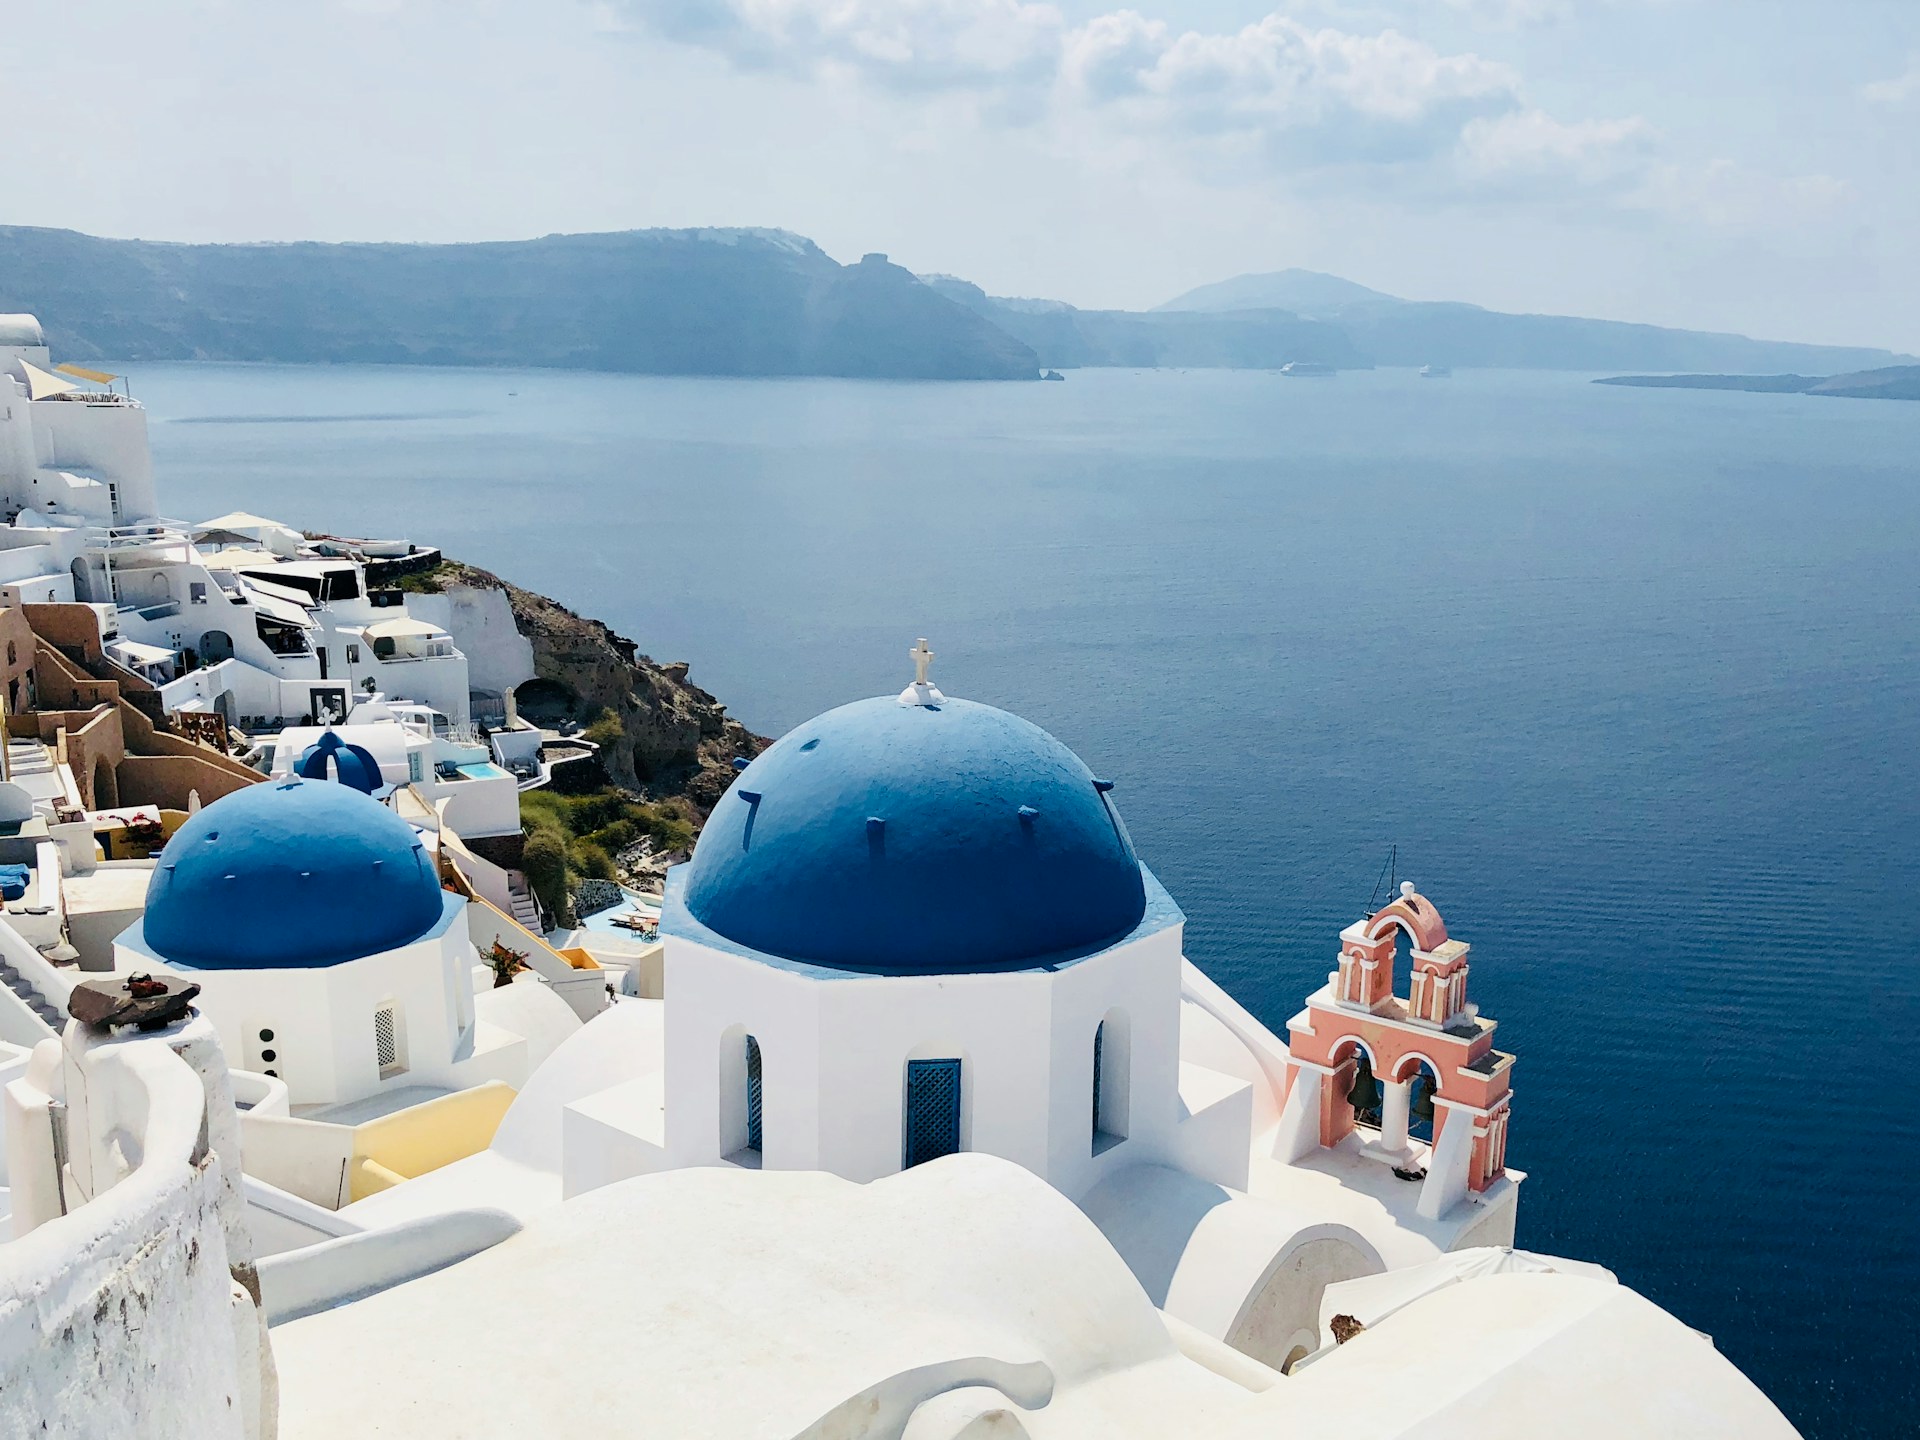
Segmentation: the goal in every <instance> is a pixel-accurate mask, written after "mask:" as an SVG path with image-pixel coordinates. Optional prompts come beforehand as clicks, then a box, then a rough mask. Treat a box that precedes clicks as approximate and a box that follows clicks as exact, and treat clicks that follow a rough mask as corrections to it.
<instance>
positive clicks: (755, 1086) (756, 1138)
mask: <svg viewBox="0 0 1920 1440" xmlns="http://www.w3.org/2000/svg"><path fill="white" fill-rule="evenodd" d="M759 1148H760V1042H759V1041H758V1040H756V1039H754V1038H753V1036H751V1035H749V1036H747V1149H749V1150H758V1149H759Z"/></svg>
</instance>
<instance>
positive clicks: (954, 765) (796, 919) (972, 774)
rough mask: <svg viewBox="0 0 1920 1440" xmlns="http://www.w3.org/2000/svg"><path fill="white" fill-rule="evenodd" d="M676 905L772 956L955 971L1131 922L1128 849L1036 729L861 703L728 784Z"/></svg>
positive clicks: (949, 703) (1085, 775)
mask: <svg viewBox="0 0 1920 1440" xmlns="http://www.w3.org/2000/svg"><path fill="white" fill-rule="evenodd" d="M685 896H686V905H687V909H688V910H689V911H690V912H692V914H693V916H694V918H695V919H697V920H699V921H700V922H701V923H702V924H704V925H706V926H707V927H708V928H709V929H711V930H715V931H717V932H719V933H720V934H721V935H723V936H725V937H726V938H727V939H729V940H732V941H734V942H736V943H738V944H741V945H745V946H748V947H750V948H752V949H755V950H759V951H763V952H765V953H767V954H770V955H778V956H781V957H783V958H787V959H795V960H808V961H813V962H815V963H817V964H821V965H829V966H835V967H840V968H845V969H855V970H878V971H884V972H888V973H895V974H898V973H919V974H956V973H961V972H965V971H969V970H988V969H995V968H1001V967H1008V966H1014V965H1018V964H1021V963H1023V962H1027V961H1031V960H1035V959H1038V958H1040V957H1042V956H1048V955H1057V954H1060V953H1062V952H1066V951H1073V950H1087V949H1091V948H1094V947H1096V946H1099V945H1102V944H1105V943H1107V942H1110V941H1113V940H1116V939H1118V938H1119V937H1120V936H1122V935H1124V934H1126V933H1127V932H1128V931H1130V930H1132V929H1133V928H1134V926H1136V925H1137V924H1139V923H1140V919H1141V916H1142V914H1143V913H1144V911H1145V909H1146V890H1145V886H1144V883H1143V881H1142V879H1141V872H1140V861H1139V859H1138V857H1136V856H1135V855H1134V853H1133V842H1132V841H1131V840H1130V839H1129V838H1128V837H1127V831H1126V827H1125V826H1124V825H1123V824H1121V822H1120V816H1119V814H1118V812H1117V811H1115V810H1114V808H1113V806H1112V805H1111V803H1110V802H1109V800H1108V797H1107V795H1106V793H1105V788H1104V787H1103V786H1102V785H1101V783H1100V782H1098V781H1096V780H1095V779H1094V777H1093V774H1092V772H1091V771H1089V770H1088V769H1087V767H1086V766H1085V765H1083V764H1082V763H1081V762H1080V759H1079V757H1078V756H1076V755H1075V754H1074V753H1073V752H1072V751H1071V750H1069V749H1067V747H1066V746H1064V745H1062V744H1061V743H1060V742H1059V741H1058V740H1056V739H1054V738H1053V736H1051V735H1049V734H1048V733H1047V732H1046V731H1044V730H1042V729H1041V728H1040V727H1039V726H1037V725H1032V724H1029V723H1028V722H1027V721H1025V720H1022V719H1020V718H1019V717H1017V716H1014V715H1009V714H1008V713H1007V712H1006V711H1004V710H996V709H994V708H993V707H992V706H989V705H976V704H974V703H972V702H970V701H966V700H946V701H943V702H942V703H941V704H939V705H937V706H920V705H902V704H901V703H899V701H897V700H895V699H893V698H891V697H886V698H882V699H877V700H861V701H858V702H856V703H855V704H852V705H843V706H841V707H840V708H839V709H837V710H829V711H828V712H827V713H826V714H824V715H821V716H818V717H817V718H815V719H813V720H810V721H808V722H807V723H806V724H805V725H802V726H800V727H799V728H798V729H797V730H794V731H793V732H792V733H790V734H788V735H787V736H786V737H785V738H783V739H782V740H780V741H779V742H778V743H777V744H775V745H772V746H770V747H769V748H768V749H767V750H766V751H765V752H764V753H762V754H761V755H760V757H759V758H758V759H756V760H755V761H754V762H753V763H752V764H751V765H749V766H748V767H747V768H746V769H745V770H744V771H743V772H741V774H740V775H739V776H738V777H737V778H736V779H735V781H734V783H733V787H732V788H731V789H730V790H729V791H728V792H727V794H726V796H725V797H724V798H723V799H722V800H721V801H720V804H719V805H718V806H717V807H716V808H715V810H714V812H713V816H712V818H711V819H710V820H708V822H707V826H706V829H705V830H704V831H703V832H702V833H701V836H700V843H699V845H698V846H697V847H696V848H695V850H694V853H693V860H692V862H691V863H690V864H689V866H688V869H687V880H686V890H685Z"/></svg>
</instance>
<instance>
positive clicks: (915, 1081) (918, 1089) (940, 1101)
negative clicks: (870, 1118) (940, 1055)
mask: <svg viewBox="0 0 1920 1440" xmlns="http://www.w3.org/2000/svg"><path fill="white" fill-rule="evenodd" d="M904 1128H905V1132H906V1134H905V1142H904V1144H903V1146H902V1151H903V1154H902V1156H901V1160H900V1164H901V1167H902V1168H903V1169H909V1170H910V1169H912V1168H913V1167H914V1166H915V1165H919V1164H923V1163H924V1162H926V1161H928V1160H938V1159H939V1158H940V1157H941V1156H942V1155H953V1154H956V1153H958V1151H959V1149H960V1062H959V1061H958V1060H909V1061H908V1062H907V1117H906V1125H905V1127H904Z"/></svg>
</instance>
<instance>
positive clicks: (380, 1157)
mask: <svg viewBox="0 0 1920 1440" xmlns="http://www.w3.org/2000/svg"><path fill="white" fill-rule="evenodd" d="M518 1093H519V1092H518V1091H516V1090H515V1089H514V1088H513V1086H511V1085H508V1084H506V1083H505V1082H504V1081H500V1080H489V1081H488V1082H487V1083H486V1084H484V1085H476V1086H474V1087H473V1088H472V1089H471V1090H456V1091H454V1093H453V1094H451V1095H441V1096H438V1097H436V1098H435V1099H432V1100H426V1101H422V1102H421V1103H420V1104H418V1105H409V1106H408V1107H407V1108H406V1109H405V1110H396V1111H395V1112H394V1113H393V1114H391V1115H382V1116H380V1117H379V1118H378V1119H377V1120H368V1121H365V1122H363V1123H361V1124H360V1125H357V1126H355V1127H354V1132H353V1155H352V1158H351V1160H350V1162H349V1170H348V1192H347V1193H348V1196H349V1198H350V1199H353V1200H364V1199H366V1197H367V1196H369V1195H373V1194H377V1193H378V1192H379V1191H382V1190H387V1189H391V1188H392V1187H393V1186H395V1185H398V1184H399V1183H400V1182H401V1181H402V1180H411V1179H413V1178H414V1177H416V1176H419V1175H424V1174H426V1173H427V1172H428V1171H429V1170H438V1169H439V1168H440V1167H441V1166H442V1165H451V1164H452V1163H453V1162H454V1161H456V1160H464V1159H466V1157H467V1156H469V1155H477V1154H479V1153H480V1152H481V1151H482V1150H484V1149H486V1148H487V1146H489V1145H490V1144H492V1143H493V1132H494V1131H496V1130H498V1129H499V1128H500V1119H501V1117H502V1116H504V1115H505V1114H506V1113H507V1107H508V1106H509V1105H511V1104H513V1099H514V1096H515V1095H517V1094H518Z"/></svg>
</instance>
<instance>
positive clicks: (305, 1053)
mask: <svg viewBox="0 0 1920 1440" xmlns="http://www.w3.org/2000/svg"><path fill="white" fill-rule="evenodd" d="M116 949H118V950H120V951H122V952H123V953H122V954H121V957H120V968H122V969H127V968H129V967H133V968H148V967H152V966H157V967H158V968H162V969H167V970H172V971H174V972H175V973H177V974H180V975H183V976H185V977H186V978H188V979H190V980H194V981H196V982H198V983H199V985H200V986H201V993H200V998H199V1001H198V1002H197V1003H198V1004H199V1005H200V1007H201V1008H202V1010H203V1011H204V1012H205V1013H206V1014H207V1016H208V1017H209V1019H211V1020H212V1022H213V1024H214V1026H215V1028H216V1029H217V1030H218V1031H219V1034H220V1040H221V1044H222V1045H223V1046H224V1047H225V1048H226V1049H227V1051H228V1052H229V1053H230V1054H232V1055H234V1056H235V1057H237V1059H238V1061H239V1063H240V1065H241V1066H242V1068H244V1069H247V1070H253V1071H258V1072H260V1073H262V1074H265V1073H268V1072H273V1073H275V1074H276V1075H277V1076H278V1077H279V1078H280V1079H281V1080H283V1081H285V1082H286V1086H287V1091H288V1096H289V1098H290V1100H291V1101H292V1103H293V1104H295V1105H330V1104H340V1103H344V1102H347V1101H352V1100H359V1099H363V1098H365V1097H366V1096H369V1095H374V1094H378V1093H379V1092H380V1091H382V1090H386V1089H394V1088H398V1087H401V1086H406V1085H422V1084H433V1083H435V1082H436V1081H437V1080H440V1081H445V1080H453V1079H455V1077H456V1076H457V1075H460V1074H464V1073H465V1071H463V1070H462V1068H461V1062H463V1061H464V1060H465V1059H466V1058H467V1057H466V1056H464V1055H461V1054H460V1053H458V1052H459V1050H460V1047H461V1045H462V1043H463V1040H465V1039H466V1038H467V1030H468V1027H469V1026H471V1024H472V1016H473V996H472V989H471V987H470V986H469V985H468V984H467V983H466V981H467V976H468V975H469V973H470V971H471V966H472V959H473V957H472V946H471V944H470V942H469V941H468V940H467V927H466V922H465V912H464V907H457V908H454V909H451V910H450V912H449V915H448V916H443V917H442V922H441V924H440V925H438V926H436V927H435V928H434V930H433V931H431V932H429V933H428V934H427V935H425V936H423V937H421V938H420V939H419V940H416V941H414V942H413V943H412V944H410V945H403V946H401V947H400V948H398V949H395V950H389V951H386V952H384V953H382V954H379V955H369V956H366V957H364V958H362V959H359V960H350V961H347V962H345V963H343V964H338V965H330V966H321V967H314V968H306V967H297V966H293V967H287V968H283V969H261V970H193V969H188V968H186V967H175V966H171V965H168V964H167V962H166V961H165V960H164V959H162V958H160V957H159V956H157V955H155V954H153V953H152V952H151V951H149V950H147V949H146V948H145V945H144V942H143V941H140V940H139V938H138V929H137V927H136V928H135V930H133V931H129V932H128V934H127V935H124V936H122V937H121V939H120V941H119V942H118V943H117V945H116ZM388 1004H391V1005H392V1006H393V1007H394V1011H395V1020H396V1045H397V1047H398V1052H399V1053H398V1054H397V1056H396V1060H397V1062H398V1068H393V1067H389V1068H390V1069H393V1073H391V1074H388V1075H386V1076H382V1075H381V1073H380V1072H381V1066H380V1063H379V1059H378V1055H377V1050H376V1043H377V1042H376V1034H375V1012H376V1011H377V1010H379V1009H380V1008H381V1007H382V1006H384V1005H388ZM263 1032H267V1033H270V1034H271V1037H272V1038H271V1039H267V1038H263ZM507 1038H508V1040H513V1039H517V1038H518V1037H507ZM502 1048H503V1045H494V1046H492V1047H490V1050H491V1051H492V1052H498V1051H500V1050H501V1049H502ZM269 1050H270V1051H272V1052H273V1054H272V1058H268V1056H267V1053H266V1052H267V1051H269ZM518 1053H519V1054H520V1055H521V1056H522V1057H524V1054H525V1050H524V1046H522V1048H521V1050H520V1051H519V1052H518ZM472 1068H473V1067H471V1066H468V1067H466V1069H468V1070H471V1069H472ZM503 1068H504V1069H505V1070H506V1071H507V1072H509V1073H507V1074H502V1073H500V1071H501V1070H502V1069H503ZM524 1075H525V1060H524V1058H522V1059H520V1060H519V1062H518V1063H517V1064H515V1063H514V1062H513V1061H512V1059H511V1057H509V1056H504V1055H501V1054H499V1053H491V1054H490V1056H489V1057H487V1058H486V1059H485V1060H484V1063H482V1064H481V1065H480V1066H479V1068H478V1071H477V1072H476V1074H475V1078H474V1079H471V1080H462V1081H460V1082H459V1083H478V1080H480V1079H493V1078H500V1079H507V1080H509V1082H510V1083H517V1081H518V1080H519V1079H520V1078H523V1077H524Z"/></svg>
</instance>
